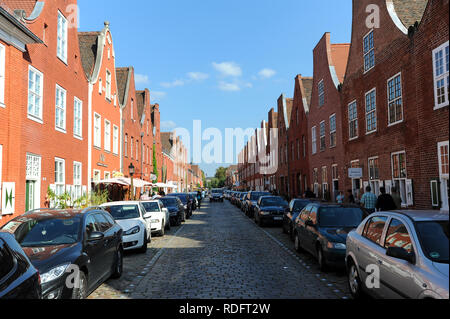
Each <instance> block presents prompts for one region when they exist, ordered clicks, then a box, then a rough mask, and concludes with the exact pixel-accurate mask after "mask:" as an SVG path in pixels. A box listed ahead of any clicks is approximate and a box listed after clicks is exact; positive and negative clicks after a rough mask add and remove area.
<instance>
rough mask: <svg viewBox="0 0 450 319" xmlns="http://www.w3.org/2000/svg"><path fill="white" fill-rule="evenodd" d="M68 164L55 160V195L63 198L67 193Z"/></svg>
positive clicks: (58, 159) (61, 160)
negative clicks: (66, 171)
mask: <svg viewBox="0 0 450 319" xmlns="http://www.w3.org/2000/svg"><path fill="white" fill-rule="evenodd" d="M65 166H66V164H65V161H64V160H63V159H60V158H55V186H56V187H55V190H56V191H55V193H56V195H58V196H61V195H62V194H64V192H65V184H66V173H65V170H66V168H65Z"/></svg>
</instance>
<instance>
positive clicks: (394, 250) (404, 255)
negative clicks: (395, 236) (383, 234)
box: [386, 247, 416, 264]
mask: <svg viewBox="0 0 450 319" xmlns="http://www.w3.org/2000/svg"><path fill="white" fill-rule="evenodd" d="M386 255H387V256H389V257H393V258H397V259H401V260H406V261H407V262H409V263H411V264H415V262H416V256H415V254H414V253H408V251H406V249H404V248H401V247H389V248H388V249H387V251H386Z"/></svg>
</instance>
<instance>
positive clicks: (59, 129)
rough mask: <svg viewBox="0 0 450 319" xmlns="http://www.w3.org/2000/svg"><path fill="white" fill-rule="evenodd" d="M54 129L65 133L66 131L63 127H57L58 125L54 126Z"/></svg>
mask: <svg viewBox="0 0 450 319" xmlns="http://www.w3.org/2000/svg"><path fill="white" fill-rule="evenodd" d="M55 130H56V131H57V132H60V133H64V134H67V131H66V130H65V129H62V128H59V127H55Z"/></svg>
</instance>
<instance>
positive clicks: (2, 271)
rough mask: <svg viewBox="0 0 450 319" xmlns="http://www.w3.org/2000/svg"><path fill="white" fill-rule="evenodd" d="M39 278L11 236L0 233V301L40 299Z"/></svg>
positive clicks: (36, 271)
mask: <svg viewBox="0 0 450 319" xmlns="http://www.w3.org/2000/svg"><path fill="white" fill-rule="evenodd" d="M41 298H42V288H41V278H40V276H39V272H38V270H37V269H36V268H35V267H34V266H33V264H32V263H31V261H30V259H29V258H28V257H27V255H26V254H25V252H24V251H23V249H22V247H20V245H19V244H18V243H17V241H16V240H15V239H14V236H13V235H12V234H8V233H2V232H0V299H41Z"/></svg>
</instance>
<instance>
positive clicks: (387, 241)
mask: <svg viewBox="0 0 450 319" xmlns="http://www.w3.org/2000/svg"><path fill="white" fill-rule="evenodd" d="M346 265H347V273H348V283H349V287H350V292H351V294H352V295H353V297H355V298H358V297H361V295H363V294H369V295H371V296H373V297H377V298H387V299H399V298H407V299H449V214H448V211H445V212H444V211H395V212H379V213H375V214H372V215H370V216H369V217H367V218H366V219H365V220H364V221H363V222H362V223H361V224H360V225H359V227H358V228H357V229H356V230H355V231H352V232H351V233H350V234H349V235H348V238H347V253H346ZM370 265H372V267H373V265H375V266H376V267H377V269H378V271H379V272H378V273H379V277H378V276H377V277H376V278H374V279H375V280H377V281H378V283H379V288H370V287H368V286H367V284H366V281H367V277H368V275H369V274H370V273H372V271H370Z"/></svg>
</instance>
